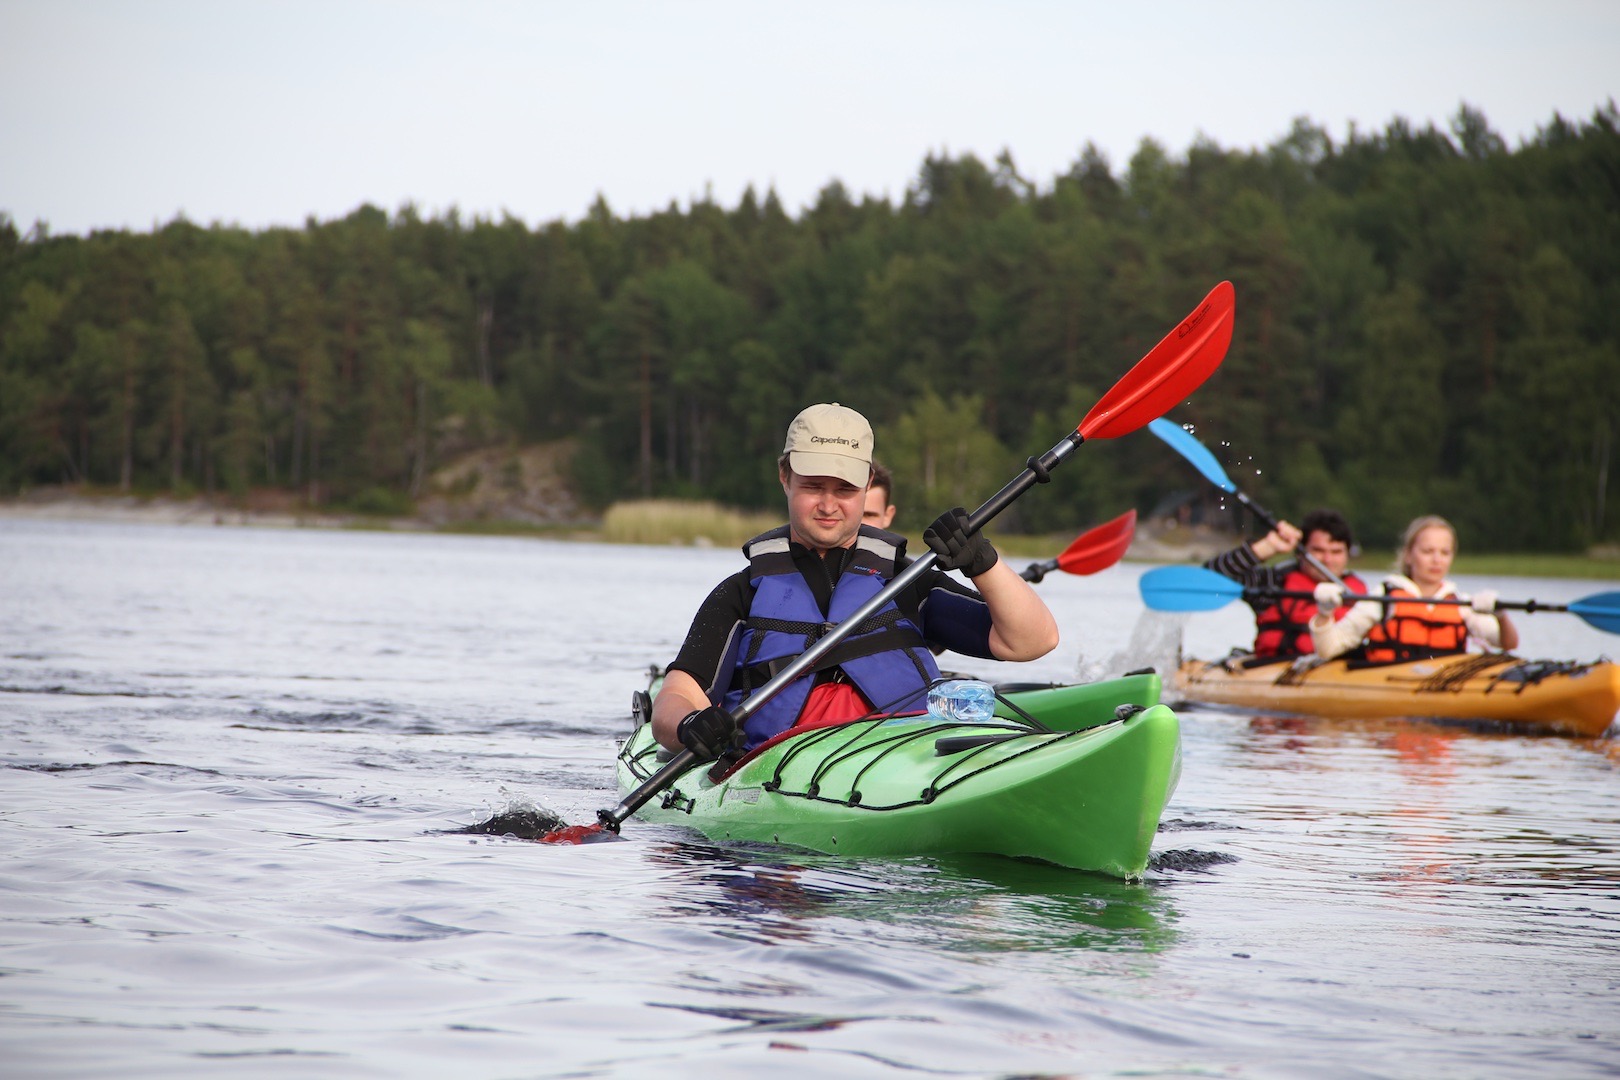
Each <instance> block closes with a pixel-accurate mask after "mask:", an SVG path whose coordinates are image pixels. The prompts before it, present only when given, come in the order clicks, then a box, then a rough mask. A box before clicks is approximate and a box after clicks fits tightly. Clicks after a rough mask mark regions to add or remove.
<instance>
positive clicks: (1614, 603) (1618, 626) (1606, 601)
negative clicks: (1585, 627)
mask: <svg viewBox="0 0 1620 1080" xmlns="http://www.w3.org/2000/svg"><path fill="white" fill-rule="evenodd" d="M1569 610H1570V611H1573V612H1574V613H1575V614H1577V615H1579V616H1580V617H1581V618H1583V619H1585V620H1586V621H1587V622H1588V623H1590V624H1592V625H1593V626H1595V627H1597V628H1598V629H1599V630H1603V631H1606V632H1608V633H1610V634H1620V592H1606V593H1598V594H1597V595H1595V596H1588V597H1586V598H1585V599H1584V600H1577V601H1575V602H1574V603H1573V604H1571V605H1569Z"/></svg>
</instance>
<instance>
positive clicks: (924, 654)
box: [721, 525, 939, 749]
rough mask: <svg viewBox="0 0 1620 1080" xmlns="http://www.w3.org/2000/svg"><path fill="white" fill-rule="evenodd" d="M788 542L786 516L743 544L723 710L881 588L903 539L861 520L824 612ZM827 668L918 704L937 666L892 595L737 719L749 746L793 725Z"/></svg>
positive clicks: (886, 706) (888, 706) (899, 707)
mask: <svg viewBox="0 0 1620 1080" xmlns="http://www.w3.org/2000/svg"><path fill="white" fill-rule="evenodd" d="M789 544H790V541H789V539H788V527H787V526H785V525H784V526H781V527H780V528H777V529H773V530H771V531H770V532H768V533H763V534H761V535H759V536H756V537H754V539H752V540H750V541H748V543H746V544H744V545H743V553H744V554H745V555H747V556H748V567H749V581H750V582H751V584H752V585H753V587H754V598H753V601H752V602H751V604H750V605H749V609H748V618H747V619H746V620H745V621H744V623H743V633H742V636H741V638H740V639H739V641H738V648H737V650H736V661H735V664H734V666H733V669H732V676H731V687H730V689H729V690H728V691H727V692H726V695H725V698H724V699H723V700H722V702H721V704H722V705H723V706H724V707H725V708H727V709H734V708H736V707H737V706H738V705H739V704H741V703H742V702H743V701H744V700H745V699H746V698H747V697H748V696H749V695H750V694H752V693H753V691H754V690H756V689H758V688H759V687H761V686H763V685H765V683H767V682H769V681H770V678H771V676H772V675H774V674H775V673H776V672H777V671H780V670H782V669H783V668H784V667H786V666H787V665H788V663H790V662H791V661H792V660H793V658H794V657H796V656H798V655H799V654H800V653H802V652H804V651H805V650H806V649H808V648H809V647H810V646H811V645H813V644H815V643H816V642H817V641H818V640H820V638H821V637H822V635H824V634H825V633H826V632H827V631H828V630H830V629H832V628H833V627H834V626H837V625H839V624H840V623H842V622H844V620H846V619H847V618H849V616H850V615H851V614H853V613H854V612H855V610H856V609H857V608H859V607H860V606H861V605H862V604H864V603H866V602H867V601H868V600H870V599H871V598H872V597H874V596H876V595H877V594H878V593H879V592H880V591H882V589H883V587H884V586H885V585H887V584H888V583H889V581H891V580H892V579H893V578H894V576H895V574H896V573H897V570H896V563H897V561H898V559H899V557H900V554H901V552H902V551H903V550H904V544H905V541H904V539H902V538H901V537H899V536H896V535H895V534H893V533H887V532H883V531H882V530H879V529H874V528H872V527H871V526H868V525H863V526H861V529H860V534H859V536H858V537H857V538H856V541H855V546H854V547H853V548H851V549H850V552H849V555H848V556H847V557H846V558H847V561H846V563H845V564H844V572H843V573H842V574H841V575H839V578H838V581H837V582H836V583H835V584H834V585H833V590H832V601H831V603H829V605H828V609H827V614H826V615H825V616H823V615H822V613H821V609H820V607H819V606H818V605H817V603H816V597H815V594H814V593H813V592H811V591H810V585H809V583H808V582H806V581H805V580H804V576H803V575H802V574H800V573H799V568H798V567H797V566H795V565H794V562H793V555H792V553H791V551H790V548H789ZM834 668H836V669H837V670H838V672H840V673H841V675H840V676H838V677H842V678H844V679H846V680H847V681H849V682H851V683H853V684H854V685H855V688H856V689H858V690H859V691H860V692H861V693H862V694H863V695H865V697H866V700H867V701H869V702H871V703H872V705H873V706H874V707H876V708H878V709H882V710H885V711H901V712H905V711H913V710H918V711H920V710H921V709H922V708H923V707H924V705H925V698H926V693H927V690H928V685H929V684H930V683H931V682H933V681H934V680H935V679H937V678H939V667H938V665H936V664H935V663H934V654H933V653H932V652H931V651H929V648H928V645H927V643H926V642H925V641H924V640H923V636H922V631H921V630H920V629H919V628H918V627H917V626H916V625H915V624H914V623H913V622H912V621H911V620H910V619H907V618H905V617H904V616H902V615H901V613H900V609H899V608H898V607H896V606H895V604H894V602H893V601H892V600H891V601H890V602H889V603H887V604H885V605H884V606H883V607H882V608H880V609H879V610H878V612H877V613H876V614H875V615H873V616H872V617H871V618H869V619H868V620H867V621H866V622H865V623H863V624H862V625H861V626H859V627H857V628H856V629H855V631H854V632H852V633H851V634H850V635H849V636H848V637H846V638H844V639H843V640H842V641H840V642H839V643H838V645H837V646H835V647H834V648H833V649H832V650H831V651H829V652H828V654H827V655H826V656H824V657H822V658H821V660H820V661H818V662H817V664H816V665H815V667H814V668H812V669H811V670H810V671H809V672H806V673H805V674H804V675H802V676H801V677H800V678H798V679H795V680H794V681H793V682H792V683H791V684H789V685H788V686H787V687H786V688H785V689H783V690H782V691H781V692H780V693H778V694H777V695H776V696H775V697H773V698H771V700H769V701H767V702H765V704H763V705H761V706H760V708H759V711H758V712H755V713H754V714H753V715H752V716H750V717H749V718H748V719H747V721H745V722H744V724H743V731H744V733H745V735H746V736H747V747H748V748H749V749H752V748H753V747H755V746H758V745H759V744H760V743H762V742H764V741H765V740H767V739H769V738H771V737H773V736H775V735H779V734H781V733H782V732H784V731H786V730H787V729H788V728H790V727H792V726H793V724H794V722H795V721H796V720H797V719H798V718H799V714H800V712H802V711H803V709H804V704H805V701H806V699H808V698H809V696H810V689H811V687H812V686H814V685H815V683H816V677H815V676H816V675H817V674H818V673H819V672H824V671H830V670H832V669H834Z"/></svg>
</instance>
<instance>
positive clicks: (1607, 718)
mask: <svg viewBox="0 0 1620 1080" xmlns="http://www.w3.org/2000/svg"><path fill="white" fill-rule="evenodd" d="M1246 659H1249V658H1247V657H1236V656H1234V657H1229V658H1227V659H1225V660H1218V661H1204V660H1187V661H1185V662H1183V663H1182V665H1181V667H1180V669H1179V670H1178V671H1177V673H1176V677H1175V680H1174V684H1173V685H1174V691H1175V693H1176V694H1177V695H1179V696H1180V697H1182V698H1185V699H1186V700H1189V701H1198V702H1206V703H1209V704H1214V705H1230V706H1236V707H1239V708H1249V709H1263V710H1266V711H1270V712H1286V713H1297V714H1302V715H1307V716H1327V717H1341V718H1384V717H1429V718H1437V719H1446V720H1473V721H1489V722H1495V723H1502V724H1507V725H1511V726H1515V727H1521V728H1524V729H1526V730H1539V731H1547V732H1556V733H1559V734H1565V735H1578V736H1586V737H1597V736H1600V735H1602V734H1603V733H1604V732H1605V731H1607V730H1608V728H1609V726H1610V725H1611V724H1612V723H1613V722H1614V720H1615V714H1616V712H1617V710H1620V665H1616V664H1613V663H1611V662H1609V661H1606V660H1605V661H1598V662H1596V663H1591V664H1572V663H1560V662H1553V661H1544V660H1537V661H1526V660H1523V659H1521V658H1519V657H1516V656H1512V655H1509V654H1503V653H1494V654H1493V653H1486V654H1477V653H1475V654H1465V655H1461V656H1447V657H1438V658H1435V659H1431V660H1415V661H1411V662H1408V663H1400V664H1378V665H1356V664H1354V663H1350V662H1347V661H1344V660H1328V661H1325V662H1323V663H1320V664H1317V665H1315V666H1297V665H1294V664H1289V663H1286V662H1278V663H1268V664H1261V665H1258V666H1253V667H1247V666H1245V665H1244V663H1243V661H1244V660H1246Z"/></svg>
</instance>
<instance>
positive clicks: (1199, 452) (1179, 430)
mask: <svg viewBox="0 0 1620 1080" xmlns="http://www.w3.org/2000/svg"><path fill="white" fill-rule="evenodd" d="M1148 430H1149V431H1151V432H1153V434H1155V435H1157V436H1158V437H1159V438H1161V439H1163V440H1164V441H1165V442H1167V443H1169V444H1170V449H1172V450H1174V451H1175V452H1176V453H1178V454H1180V455H1181V456H1182V457H1184V458H1186V459H1187V460H1188V461H1190V462H1192V466H1193V468H1195V469H1197V470H1198V471H1199V472H1201V473H1203V474H1204V479H1205V480H1208V481H1209V482H1210V483H1212V484H1214V485H1215V486H1216V487H1218V488H1220V489H1221V490H1222V491H1224V492H1226V493H1228V494H1231V493H1232V492H1235V491H1236V490H1237V485H1236V484H1234V483H1232V481H1231V480H1229V479H1228V478H1227V476H1226V470H1225V469H1223V468H1221V463H1220V462H1218V461H1216V460H1215V455H1214V454H1212V453H1210V452H1209V448H1208V447H1206V446H1205V445H1204V444H1203V443H1201V442H1199V441H1198V440H1197V439H1195V438H1194V437H1193V436H1192V434H1191V433H1190V432H1188V431H1187V429H1186V428H1184V427H1182V426H1181V425H1180V424H1178V423H1176V422H1175V421H1174V420H1166V419H1165V418H1164V417H1162V416H1161V417H1159V418H1158V419H1157V420H1155V421H1153V422H1152V423H1150V424H1149V425H1148Z"/></svg>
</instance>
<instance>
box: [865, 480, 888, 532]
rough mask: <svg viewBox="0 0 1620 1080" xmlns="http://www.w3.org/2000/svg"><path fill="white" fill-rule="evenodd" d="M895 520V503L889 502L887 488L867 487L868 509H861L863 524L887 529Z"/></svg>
mask: <svg viewBox="0 0 1620 1080" xmlns="http://www.w3.org/2000/svg"><path fill="white" fill-rule="evenodd" d="M893 522H894V505H893V504H892V503H890V502H889V492H888V489H886V488H880V487H868V488H867V489H866V509H864V510H862V511H861V524H863V525H870V526H872V527H873V528H874V529H887V528H888V527H889V526H890V525H891V524H892V523H893Z"/></svg>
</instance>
